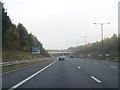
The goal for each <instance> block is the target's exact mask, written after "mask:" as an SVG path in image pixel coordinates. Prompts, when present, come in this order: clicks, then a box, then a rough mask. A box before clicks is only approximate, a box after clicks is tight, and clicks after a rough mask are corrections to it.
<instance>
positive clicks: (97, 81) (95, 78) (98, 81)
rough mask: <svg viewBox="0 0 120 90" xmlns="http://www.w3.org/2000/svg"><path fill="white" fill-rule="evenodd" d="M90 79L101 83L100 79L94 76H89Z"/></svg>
mask: <svg viewBox="0 0 120 90" xmlns="http://www.w3.org/2000/svg"><path fill="white" fill-rule="evenodd" d="M91 78H92V79H94V80H95V81H96V82H97V83H102V81H100V80H98V79H97V78H95V77H94V76H91Z"/></svg>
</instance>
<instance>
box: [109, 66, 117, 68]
mask: <svg viewBox="0 0 120 90" xmlns="http://www.w3.org/2000/svg"><path fill="white" fill-rule="evenodd" d="M109 67H111V68H117V67H116V66H109Z"/></svg>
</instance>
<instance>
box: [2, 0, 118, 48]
mask: <svg viewBox="0 0 120 90" xmlns="http://www.w3.org/2000/svg"><path fill="white" fill-rule="evenodd" d="M118 1H119V0H2V2H4V3H5V8H6V9H7V12H8V15H9V16H10V18H11V20H12V22H13V23H15V24H18V23H19V22H20V23H22V24H23V25H24V26H25V27H26V28H27V30H28V32H29V33H30V32H31V33H33V34H34V35H35V36H36V37H37V38H38V39H39V40H40V41H41V43H42V44H43V46H44V48H46V49H66V48H68V47H72V46H76V45H77V42H78V45H83V44H84V43H85V38H84V37H82V36H89V37H87V43H92V42H95V41H100V40H101V27H100V25H94V24H93V23H107V22H110V23H111V24H110V25H109V24H106V25H104V37H111V36H112V35H113V34H114V33H116V34H117V33H118Z"/></svg>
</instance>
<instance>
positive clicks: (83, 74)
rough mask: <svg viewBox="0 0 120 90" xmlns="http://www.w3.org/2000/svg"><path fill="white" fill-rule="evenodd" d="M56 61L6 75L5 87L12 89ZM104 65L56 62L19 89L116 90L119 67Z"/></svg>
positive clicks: (72, 60)
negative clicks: (78, 89) (75, 89)
mask: <svg viewBox="0 0 120 90" xmlns="http://www.w3.org/2000/svg"><path fill="white" fill-rule="evenodd" d="M54 60H55V59H53V60H50V61H45V62H42V63H39V64H36V65H33V66H32V67H29V68H26V69H23V70H19V71H15V72H11V73H7V74H5V75H3V88H10V87H12V86H14V85H16V84H18V83H20V82H21V81H23V80H25V79H26V78H28V77H30V76H31V75H33V74H35V73H36V72H38V71H39V70H41V69H42V68H44V67H45V66H47V65H48V64H50V63H52V62H53V61H54ZM95 62H96V63H97V64H95ZM101 62H102V61H101ZM101 62H100V63H99V61H97V60H94V61H91V60H83V59H76V58H73V59H70V58H66V60H65V61H58V60H57V61H56V62H55V63H54V64H53V65H51V66H50V67H49V68H47V69H45V70H44V71H42V72H41V73H39V74H37V75H35V76H34V77H33V78H31V79H30V80H28V81H27V82H25V83H24V84H22V85H20V86H19V87H18V88H117V87H118V76H117V75H118V71H117V69H118V68H112V67H110V65H111V66H113V64H111V63H110V62H109V64H108V63H107V64H106V62H104V63H105V64H104V63H101ZM115 65H116V64H114V66H115Z"/></svg>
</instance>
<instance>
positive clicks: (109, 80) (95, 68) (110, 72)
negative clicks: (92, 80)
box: [68, 58, 118, 88]
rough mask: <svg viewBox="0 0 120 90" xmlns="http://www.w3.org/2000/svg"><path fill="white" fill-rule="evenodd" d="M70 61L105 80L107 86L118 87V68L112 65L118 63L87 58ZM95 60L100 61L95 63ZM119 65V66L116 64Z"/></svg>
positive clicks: (69, 60)
mask: <svg viewBox="0 0 120 90" xmlns="http://www.w3.org/2000/svg"><path fill="white" fill-rule="evenodd" d="M68 62H70V63H74V65H75V66H76V67H78V66H79V67H81V70H83V71H84V72H86V73H87V74H89V75H91V76H95V77H98V78H99V79H100V80H102V81H103V84H104V85H105V86H106V88H117V87H118V68H111V67H110V65H113V64H114V66H115V65H117V63H113V62H108V63H107V62H106V61H103V62H104V63H103V62H102V61H98V60H94V61H91V60H85V59H75V58H74V59H68ZM94 62H98V63H97V64H95V63H94ZM115 67H117V66H115Z"/></svg>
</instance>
